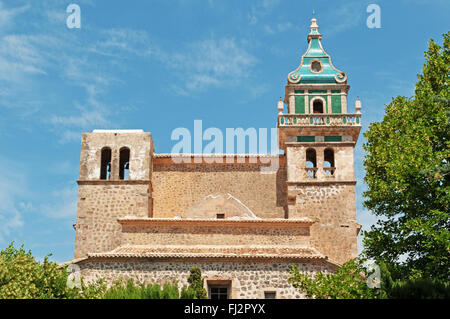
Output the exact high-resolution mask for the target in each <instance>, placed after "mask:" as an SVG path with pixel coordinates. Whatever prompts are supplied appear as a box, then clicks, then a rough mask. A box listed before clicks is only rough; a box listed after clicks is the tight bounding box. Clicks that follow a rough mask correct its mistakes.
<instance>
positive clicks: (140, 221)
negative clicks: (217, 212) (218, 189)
mask: <svg viewBox="0 0 450 319" xmlns="http://www.w3.org/2000/svg"><path fill="white" fill-rule="evenodd" d="M117 221H118V222H119V224H122V225H130V224H133V225H152V226H153V225H154V226H156V225H158V226H161V225H171V226H187V225H198V226H216V227H221V226H233V227H239V226H241V227H248V226H250V227H258V226H266V227H273V226H288V227H289V226H291V227H292V226H298V225H303V226H310V225H312V224H313V223H315V221H314V220H312V219H310V218H298V219H241V220H233V219H174V218H136V217H123V218H118V219H117Z"/></svg>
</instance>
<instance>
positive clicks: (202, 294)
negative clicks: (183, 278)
mask: <svg viewBox="0 0 450 319" xmlns="http://www.w3.org/2000/svg"><path fill="white" fill-rule="evenodd" d="M190 273H191V274H190V275H189V278H188V283H189V288H191V289H192V290H194V292H195V299H206V298H207V294H206V290H205V288H204V287H203V278H202V271H201V270H200V268H198V267H192V268H191V270H190Z"/></svg>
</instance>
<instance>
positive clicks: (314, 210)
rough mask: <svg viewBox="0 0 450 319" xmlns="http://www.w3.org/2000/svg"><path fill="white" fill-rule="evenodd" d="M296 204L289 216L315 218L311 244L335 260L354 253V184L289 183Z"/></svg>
mask: <svg viewBox="0 0 450 319" xmlns="http://www.w3.org/2000/svg"><path fill="white" fill-rule="evenodd" d="M289 193H290V194H295V195H296V199H295V203H294V204H293V205H291V206H290V207H289V217H290V218H291V217H292V218H295V217H309V218H311V219H313V220H317V222H316V223H314V224H313V225H312V226H311V238H310V241H311V246H312V247H314V248H316V249H318V250H319V251H320V252H321V253H322V254H324V255H326V256H328V257H329V258H330V259H331V260H333V261H336V262H338V263H341V264H342V263H344V262H346V261H348V260H349V259H350V258H354V257H356V255H357V233H358V226H359V225H358V224H357V223H356V206H355V185H354V183H319V184H317V185H311V184H298V185H290V186H289Z"/></svg>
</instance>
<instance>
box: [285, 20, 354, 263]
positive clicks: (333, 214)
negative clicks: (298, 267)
mask: <svg viewBox="0 0 450 319" xmlns="http://www.w3.org/2000/svg"><path fill="white" fill-rule="evenodd" d="M308 44H309V46H308V50H307V51H306V53H305V54H304V55H303V56H302V59H301V63H300V66H299V67H298V68H297V69H296V70H294V71H293V72H291V73H290V74H289V75H288V83H287V85H286V88H285V98H284V103H286V104H287V109H288V113H287V114H283V113H282V112H283V109H284V105H283V102H282V101H280V102H279V106H278V110H279V115H278V125H277V126H278V136H279V148H280V149H283V150H284V152H285V155H286V162H287V181H286V189H287V197H288V198H287V202H288V215H289V218H298V217H309V218H312V219H314V220H316V221H317V222H316V223H315V224H314V225H313V226H312V227H311V244H312V246H313V247H315V248H317V249H318V250H319V251H320V252H322V253H323V254H325V255H327V256H328V257H329V258H330V259H332V260H334V261H337V262H339V263H344V262H345V261H347V260H348V259H350V258H353V257H356V255H357V234H358V232H359V230H360V228H361V227H360V225H359V224H357V223H356V204H355V185H356V181H355V178H354V166H353V162H354V159H353V153H354V148H355V144H356V142H357V139H358V135H359V132H360V130H361V122H360V121H361V114H360V110H361V103H360V102H359V101H357V102H356V113H355V114H350V113H348V111H347V93H348V90H349V88H350V86H349V85H348V84H347V75H346V74H345V73H344V72H342V71H339V70H338V69H336V68H335V67H334V66H333V64H332V62H331V58H330V56H329V55H328V54H327V53H326V52H325V50H324V49H323V47H322V35H321V34H320V33H319V26H318V25H317V20H316V19H312V23H311V31H310V33H309V35H308Z"/></svg>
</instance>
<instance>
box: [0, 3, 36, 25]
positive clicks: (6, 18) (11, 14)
mask: <svg viewBox="0 0 450 319" xmlns="http://www.w3.org/2000/svg"><path fill="white" fill-rule="evenodd" d="M29 8H30V5H24V6H20V7H15V8H7V7H6V6H5V5H4V4H3V2H2V1H0V33H1V32H3V31H5V30H7V29H10V28H12V27H14V23H15V18H16V17H17V16H18V15H20V14H21V13H23V12H25V11H27V10H28V9H29Z"/></svg>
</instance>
